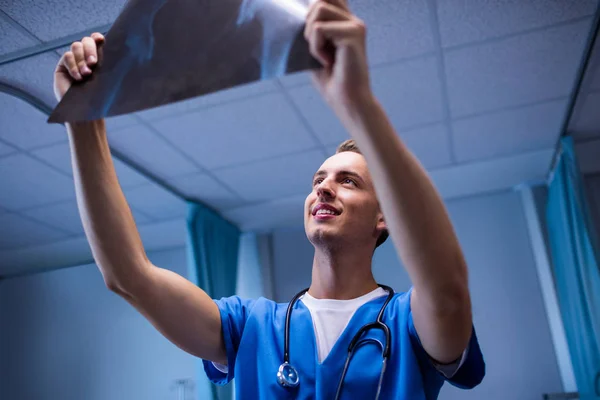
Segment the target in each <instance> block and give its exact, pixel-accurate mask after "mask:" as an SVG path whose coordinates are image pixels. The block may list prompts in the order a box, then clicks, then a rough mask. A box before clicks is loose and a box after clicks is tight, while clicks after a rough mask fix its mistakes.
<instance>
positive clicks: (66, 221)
mask: <svg viewBox="0 0 600 400" xmlns="http://www.w3.org/2000/svg"><path fill="white" fill-rule="evenodd" d="M132 213H133V217H134V219H135V221H136V223H138V224H145V223H149V222H151V221H152V220H151V219H150V218H148V217H147V216H146V215H144V214H143V213H140V212H137V211H136V210H132ZM21 214H23V215H25V216H27V217H29V218H31V219H33V220H36V221H40V222H42V223H44V224H46V226H51V227H56V228H58V229H61V230H63V231H67V232H70V233H72V234H75V235H83V234H84V232H83V226H82V224H81V217H80V216H79V211H78V209H77V201H76V200H75V199H72V200H67V201H64V202H60V203H55V204H51V205H47V206H42V207H37V208H32V209H28V210H25V211H21Z"/></svg>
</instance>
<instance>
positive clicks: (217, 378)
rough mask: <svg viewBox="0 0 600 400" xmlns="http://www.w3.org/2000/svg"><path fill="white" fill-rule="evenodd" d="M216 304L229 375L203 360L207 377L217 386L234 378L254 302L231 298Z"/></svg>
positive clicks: (216, 301) (236, 297)
mask: <svg viewBox="0 0 600 400" xmlns="http://www.w3.org/2000/svg"><path fill="white" fill-rule="evenodd" d="M215 303H216V304H217V306H218V307H219V312H220V314H221V330H222V332H223V340H224V341H225V350H226V351H227V373H224V372H222V371H220V370H219V369H217V368H216V367H215V366H214V364H213V363H212V362H211V361H208V360H203V365H204V371H205V372H206V376H207V377H208V379H209V380H210V381H211V382H213V383H214V384H217V385H225V384H227V383H229V382H230V381H231V380H232V379H233V377H234V371H235V360H236V358H237V352H238V348H239V345H240V341H241V339H242V334H243V333H244V327H245V325H246V320H247V319H248V315H249V314H250V311H251V309H252V306H253V305H254V300H247V299H242V298H240V297H238V296H231V297H224V298H222V299H220V300H215Z"/></svg>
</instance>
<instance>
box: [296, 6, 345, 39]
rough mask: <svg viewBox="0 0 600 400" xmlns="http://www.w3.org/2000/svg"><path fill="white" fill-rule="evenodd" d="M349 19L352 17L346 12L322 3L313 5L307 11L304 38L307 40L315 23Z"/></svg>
mask: <svg viewBox="0 0 600 400" xmlns="http://www.w3.org/2000/svg"><path fill="white" fill-rule="evenodd" d="M351 19H352V15H350V14H348V13H347V12H346V11H344V10H342V9H340V8H338V7H334V6H332V5H331V4H327V3H325V2H323V1H319V2H317V3H315V5H314V7H312V8H311V9H310V10H309V12H308V15H307V16H306V27H305V29H304V36H305V37H306V38H307V39H308V36H309V35H310V30H311V26H312V24H314V23H315V22H316V21H346V20H351Z"/></svg>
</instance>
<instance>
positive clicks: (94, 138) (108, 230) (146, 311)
mask: <svg viewBox="0 0 600 400" xmlns="http://www.w3.org/2000/svg"><path fill="white" fill-rule="evenodd" d="M103 41H104V38H103V36H102V35H100V34H97V33H96V34H93V35H92V37H86V38H84V39H83V40H82V41H81V42H75V43H73V45H72V46H71V51H69V52H67V53H65V55H64V56H63V57H62V58H61V60H60V61H59V63H58V66H57V68H56V71H55V80H54V89H55V94H56V96H57V98H58V99H59V100H60V99H61V98H62V96H63V95H64V93H66V91H67V89H68V88H69V87H70V85H71V83H72V82H73V81H75V80H77V81H79V80H82V79H85V78H86V77H87V76H89V75H91V74H92V70H91V69H92V68H93V66H94V65H95V64H96V62H97V57H98V53H97V46H98V45H100V44H101V43H102V42H103ZM67 132H68V137H69V143H70V149H71V156H72V164H73V176H74V180H75V190H76V195H77V205H78V208H79V214H80V216H81V221H82V223H83V227H84V230H85V234H86V236H87V238H88V241H89V244H90V247H91V249H92V254H93V256H94V260H95V261H96V264H97V265H98V267H99V268H100V272H101V273H102V276H103V277H104V282H105V283H106V285H107V287H108V288H109V289H110V290H112V291H114V292H115V293H117V294H119V295H120V296H122V297H123V298H124V299H126V300H127V301H128V302H129V303H130V304H132V305H133V306H134V307H135V308H136V309H137V310H138V311H140V312H141V313H142V314H143V315H144V316H145V317H146V318H147V319H148V320H149V321H150V322H151V323H152V324H153V325H154V326H155V327H156V328H157V329H158V330H159V331H160V332H161V333H162V334H163V335H164V336H165V337H167V338H168V339H169V340H171V341H172V342H173V343H175V344H176V345H177V346H179V347H180V348H182V349H183V350H185V351H187V352H189V353H191V354H193V355H195V356H198V357H200V358H203V359H207V360H212V361H216V362H219V363H222V364H226V363H227V357H226V354H225V347H224V342H223V338H222V334H221V317H220V314H219V309H218V307H217V305H216V304H215V303H214V302H213V301H212V299H211V298H210V297H209V296H208V295H207V294H206V293H205V292H204V291H202V290H201V289H200V288H198V287H197V286H195V285H194V284H192V283H191V282H189V281H188V280H186V279H184V278H183V277H181V276H179V275H177V274H175V273H173V272H171V271H168V270H165V269H161V268H158V267H156V266H154V265H153V264H152V263H151V262H150V261H149V260H148V258H147V256H146V252H145V251H144V247H143V244H142V241H141V239H140V236H139V233H138V231H137V228H136V225H135V222H134V219H133V216H132V214H131V210H130V209H129V206H128V204H127V202H126V200H125V196H124V195H123V191H122V190H121V187H120V185H119V182H118V179H117V175H116V173H115V169H114V165H113V161H112V157H111V153H110V149H109V146H108V141H107V138H106V130H105V124H104V120H98V121H93V122H81V123H73V124H67Z"/></svg>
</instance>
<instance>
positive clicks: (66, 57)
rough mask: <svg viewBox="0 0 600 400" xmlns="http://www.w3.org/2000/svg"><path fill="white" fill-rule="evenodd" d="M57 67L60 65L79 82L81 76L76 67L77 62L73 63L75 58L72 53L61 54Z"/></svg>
mask: <svg viewBox="0 0 600 400" xmlns="http://www.w3.org/2000/svg"><path fill="white" fill-rule="evenodd" d="M58 65H59V66H61V65H62V66H63V67H64V68H65V69H66V70H67V71H68V72H69V75H71V77H72V78H73V79H75V80H78V81H79V80H81V74H80V73H79V68H78V67H77V62H75V56H74V55H73V52H72V51H67V52H66V53H65V54H63V56H62V60H61V62H60V63H58Z"/></svg>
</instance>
